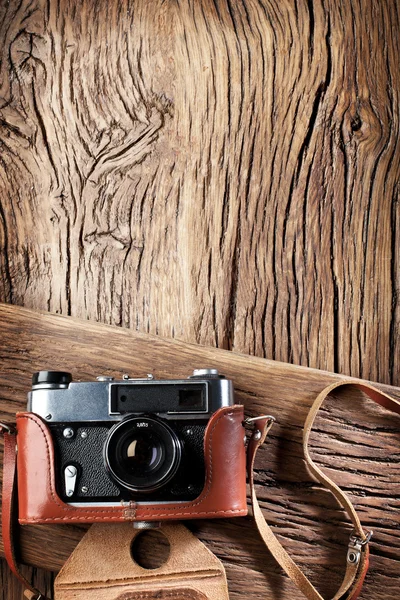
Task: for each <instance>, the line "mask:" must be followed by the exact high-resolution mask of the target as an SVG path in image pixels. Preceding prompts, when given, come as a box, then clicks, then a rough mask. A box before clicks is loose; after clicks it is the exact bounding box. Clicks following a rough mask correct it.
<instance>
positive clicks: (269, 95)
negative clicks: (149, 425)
mask: <svg viewBox="0 0 400 600" xmlns="http://www.w3.org/2000/svg"><path fill="white" fill-rule="evenodd" d="M1 10H2V18H0V22H1V23H2V26H1V30H0V36H1V39H2V41H3V48H4V51H3V60H2V66H1V77H2V87H1V98H2V100H1V105H0V106H1V107H2V108H1V124H2V131H1V138H0V139H1V149H2V152H1V166H0V181H1V184H0V185H1V190H2V198H3V200H2V204H1V206H2V208H1V217H0V230H1V233H0V239H1V240H2V244H3V246H4V247H5V250H6V252H5V254H4V255H3V257H2V259H1V274H2V278H1V297H2V298H3V299H4V300H7V301H10V302H13V303H16V304H23V305H25V306H27V307H31V308H36V309H42V310H47V309H48V310H51V311H53V312H61V313H63V314H71V315H74V316H79V317H83V318H89V319H94V320H99V321H102V322H107V323H112V324H116V325H123V326H126V327H130V328H134V329H138V330H140V331H148V332H151V333H158V334H160V335H163V336H165V337H177V338H179V339H182V340H185V341H196V342H199V343H201V344H207V345H215V346H218V347H223V348H233V349H235V350H238V351H242V352H248V353H250V354H255V355H257V356H265V357H267V358H271V359H276V360H283V361H287V362H293V363H296V364H302V365H306V366H312V367H318V368H323V369H328V370H332V371H338V372H341V373H346V374H351V375H357V376H363V377H366V378H369V379H373V380H379V381H381V382H385V383H393V384H395V383H399V379H398V377H399V375H398V373H399V366H400V365H399V356H400V349H399V335H398V332H399V320H400V308H399V301H398V298H399V289H400V281H399V273H400V269H399V266H400V265H399V259H400V254H399V244H398V239H399V233H398V232H399V222H400V208H399V206H400V205H399V186H398V181H399V173H400V165H399V162H400V153H399V136H398V133H399V81H398V79H399V77H398V68H397V59H398V56H399V54H400V47H399V40H400V37H399V35H398V31H399V11H398V3H397V2H392V1H391V0H384V1H382V2H379V3H377V2H363V1H361V0H357V1H356V2H350V0H341V1H340V2H336V1H333V0H325V1H324V2H322V1H318V0H309V1H308V2H306V0H302V1H300V2H294V1H293V0H285V1H284V2H275V1H273V0H261V1H259V0H246V1H245V2H230V1H228V0H218V1H216V2H214V1H212V0H196V2H191V1H189V0H184V1H182V0H180V1H179V2H178V1H174V2H173V1H170V2H163V1H161V0H157V1H154V2H146V1H145V0H135V1H132V0H121V1H119V2H111V3H110V2H109V1H108V0H96V1H95V0H81V1H78V0H58V1H54V2H53V1H52V2H50V1H48V2H45V1H44V0H21V1H18V2H17V1H16V0H12V1H10V2H7V3H2V6H1ZM383 41H384V42H383Z"/></svg>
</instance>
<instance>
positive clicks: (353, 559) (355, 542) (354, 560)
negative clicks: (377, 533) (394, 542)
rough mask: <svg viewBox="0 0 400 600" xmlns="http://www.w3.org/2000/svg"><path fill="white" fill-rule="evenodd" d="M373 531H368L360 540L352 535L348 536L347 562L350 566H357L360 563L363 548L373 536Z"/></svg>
mask: <svg viewBox="0 0 400 600" xmlns="http://www.w3.org/2000/svg"><path fill="white" fill-rule="evenodd" d="M373 533H374V532H373V531H369V532H368V533H367V534H366V536H365V538H364V539H363V538H361V537H360V536H358V535H355V534H354V533H352V534H351V536H350V542H349V548H348V551H347V562H348V563H349V564H351V565H358V563H359V562H360V557H361V552H362V549H363V546H366V545H367V544H368V542H369V541H370V539H371V538H372V536H373Z"/></svg>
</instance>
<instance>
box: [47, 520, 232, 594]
mask: <svg viewBox="0 0 400 600" xmlns="http://www.w3.org/2000/svg"><path fill="white" fill-rule="evenodd" d="M156 531H157V532H160V534H162V536H165V538H166V539H164V542H165V543H166V544H168V545H169V553H167V558H166V560H165V562H164V563H163V564H161V566H159V567H158V568H152V567H148V568H147V569H146V568H143V566H140V565H139V564H138V563H137V562H136V560H135V559H134V558H133V557H134V556H135V554H134V553H133V552H132V548H133V547H134V545H135V543H136V542H137V541H138V539H139V537H138V536H141V535H146V533H147V532H146V531H143V530H133V529H132V524H130V523H96V524H95V525H92V527H91V528H90V529H89V530H88V532H87V533H86V534H85V536H84V537H83V538H82V540H81V542H80V543H79V544H78V546H77V547H76V548H75V550H74V552H73V553H72V555H71V556H70V558H69V559H68V560H67V562H66V563H65V565H64V567H63V568H62V569H61V571H60V573H59V574H58V575H57V577H56V580H55V583H54V597H55V600H70V598H71V597H72V595H71V594H73V597H74V600H89V599H90V600H92V599H93V600H94V599H96V600H229V595H228V586H227V581H226V575H225V570H224V567H223V565H222V563H221V561H220V560H219V559H218V558H217V557H216V556H214V554H212V552H210V550H208V548H206V546H205V545H204V544H203V543H202V542H200V540H198V539H197V538H196V537H195V536H194V535H193V534H192V533H191V532H190V531H189V530H188V529H186V527H185V526H184V525H181V524H178V523H174V524H172V525H168V524H165V525H163V527H162V528H160V529H157V530H156ZM141 564H143V563H141ZM149 568H150V569H151V570H148V569H149ZM210 573H212V574H213V576H212V577H210ZM188 582H190V583H188Z"/></svg>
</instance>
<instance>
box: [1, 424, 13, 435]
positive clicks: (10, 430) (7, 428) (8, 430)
mask: <svg viewBox="0 0 400 600" xmlns="http://www.w3.org/2000/svg"><path fill="white" fill-rule="evenodd" d="M1 429H2V430H3V431H5V432H6V433H14V431H15V428H14V427H13V426H12V425H7V423H1V422H0V430H1Z"/></svg>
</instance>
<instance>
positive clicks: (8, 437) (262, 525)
mask: <svg viewBox="0 0 400 600" xmlns="http://www.w3.org/2000/svg"><path fill="white" fill-rule="evenodd" d="M345 385H351V386H353V387H356V388H358V389H359V390H361V391H362V392H365V393H366V394H367V395H368V396H369V397H370V398H372V400H374V401H375V402H377V403H378V404H380V405H381V406H383V407H385V408H387V409H388V410H390V411H392V412H395V413H397V414H400V402H398V401H397V400H395V399H394V398H391V397H390V396H388V395H387V394H385V393H383V392H381V391H379V390H378V389H376V388H374V387H373V386H370V385H367V384H365V383H361V382H360V383H354V381H341V382H339V383H334V384H332V385H330V386H329V387H327V388H325V389H324V390H323V391H322V392H321V393H320V394H319V395H318V397H317V398H316V400H315V401H314V404H313V405H312V407H311V410H310V412H309V413H308V416H307V419H306V423H305V426H304V431H303V448H304V456H305V460H306V464H307V466H308V468H309V470H310V472H311V474H312V475H314V477H315V478H316V479H318V481H320V483H322V484H323V485H324V486H325V487H326V488H328V489H329V490H330V491H331V492H332V493H333V495H334V496H335V498H336V499H337V500H338V502H339V503H340V504H341V506H342V507H343V508H344V509H345V511H346V512H347V514H348V516H349V518H350V520H351V521H352V523H353V527H354V532H353V534H352V536H351V538H350V544H349V549H348V553H347V569H346V573H345V576H344V579H343V582H342V585H341V586H340V589H339V591H338V592H337V593H336V594H335V596H334V598H333V600H356V598H357V597H358V596H359V594H360V592H361V589H362V585H363V582H364V578H365V575H366V573H367V571H368V565H369V550H368V541H369V538H370V535H371V534H365V533H364V531H363V529H362V527H361V523H360V520H359V518H358V516H357V513H356V512H355V510H354V507H353V505H352V504H351V502H350V500H349V498H348V497H347V496H346V494H344V493H343V492H342V491H341V490H340V488H339V487H338V486H337V485H336V484H335V483H334V482H333V481H331V480H330V479H329V478H328V477H327V476H326V475H325V474H324V473H323V472H322V471H321V470H320V469H319V467H317V465H316V464H315V463H314V462H313V460H312V459H311V456H310V454H309V450H308V440H309V437H310V432H311V428H312V426H313V423H314V420H315V417H316V415H317V413H318V410H319V408H320V407H321V405H322V403H323V402H324V400H325V398H326V397H327V396H329V394H330V393H331V392H332V391H333V390H335V389H337V388H339V387H343V386H345ZM251 420H252V421H254V422H255V423H256V428H255V429H254V431H253V434H252V436H251V438H250V440H249V445H248V448H247V472H248V478H249V483H250V491H251V502H252V506H253V514H254V519H255V522H256V525H257V528H258V531H259V532H260V535H261V537H262V539H263V540H264V542H265V544H266V546H267V547H268V549H269V550H270V552H271V554H272V555H273V556H274V558H275V559H276V560H277V561H278V563H279V564H280V565H281V567H282V568H283V569H284V571H285V572H286V573H287V575H288V576H289V577H290V579H292V581H293V582H294V583H295V584H296V585H297V587H298V588H299V589H300V591H301V592H302V593H303V594H304V596H305V597H306V598H308V600H323V597H322V596H321V594H320V593H319V592H318V591H317V590H316V589H315V587H314V586H313V585H312V583H311V582H310V581H309V580H308V579H307V577H306V576H305V575H304V573H303V572H302V571H301V570H300V569H299V567H298V566H297V565H296V564H295V563H294V561H293V560H292V559H291V558H290V556H289V555H288V553H287V552H286V550H285V549H284V548H283V546H282V545H281V543H280V542H279V541H278V540H277V538H276V537H275V535H274V533H273V532H272V530H271V528H270V527H269V525H268V524H267V523H266V521H265V518H264V516H263V513H262V511H261V508H260V506H259V503H258V500H257V496H256V492H255V484H254V471H253V468H254V461H255V457H256V454H257V450H258V448H259V447H260V446H261V445H262V444H263V443H264V441H265V438H266V437H267V434H268V432H269V430H270V429H271V427H272V424H273V422H274V418H273V417H260V418H256V419H251ZM0 430H2V431H3V433H4V466H3V506H2V527H3V542H4V553H5V556H6V559H7V562H8V564H9V566H10V568H11V570H12V571H13V573H14V574H15V575H16V577H18V579H19V580H20V581H21V582H22V583H23V585H24V586H25V587H26V588H27V591H26V592H25V596H26V597H27V598H28V599H29V600H46V598H45V596H43V595H42V594H40V592H39V591H38V590H37V589H36V588H34V587H33V586H32V585H31V584H30V583H29V581H28V580H27V579H26V578H25V577H24V576H23V575H22V574H21V572H20V570H19V567H18V565H17V562H16V557H15V550H14V543H15V537H14V531H13V525H14V523H15V522H16V520H15V518H14V510H13V508H14V500H15V498H14V497H15V490H16V435H15V432H14V431H13V430H11V428H9V427H1V426H0Z"/></svg>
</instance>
